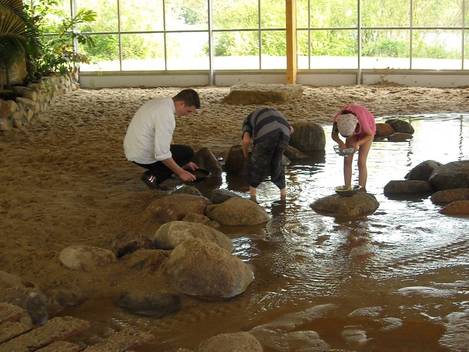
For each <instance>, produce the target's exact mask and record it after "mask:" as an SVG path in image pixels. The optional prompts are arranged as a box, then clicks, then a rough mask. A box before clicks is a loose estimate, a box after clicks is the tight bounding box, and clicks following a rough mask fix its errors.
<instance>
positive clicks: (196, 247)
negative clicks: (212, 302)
mask: <svg viewBox="0 0 469 352" xmlns="http://www.w3.org/2000/svg"><path fill="white" fill-rule="evenodd" d="M165 272H166V274H167V276H168V279H169V282H171V285H172V286H173V287H174V288H175V289H176V290H178V291H179V292H181V293H184V294H187V295H191V296H198V297H205V298H212V299H213V298H230V297H234V296H237V295H239V294H241V293H243V292H244V291H245V290H246V289H247V287H248V286H249V284H250V283H251V282H252V281H253V280H254V273H253V272H252V270H251V269H250V268H249V267H248V266H247V265H246V264H245V263H244V262H243V261H241V260H240V259H239V258H238V257H235V256H232V255H231V253H230V252H228V251H227V250H226V249H223V248H221V247H220V246H218V245H216V244H215V243H213V242H204V241H202V240H200V239H195V238H194V239H190V240H187V241H184V242H182V243H181V244H180V245H178V246H177V247H176V248H175V249H174V250H173V251H172V252H171V255H170V256H169V259H168V261H167V262H166V263H165Z"/></svg>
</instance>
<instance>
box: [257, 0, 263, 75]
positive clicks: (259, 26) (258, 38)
mask: <svg viewBox="0 0 469 352" xmlns="http://www.w3.org/2000/svg"><path fill="white" fill-rule="evenodd" d="M257 40H258V41H259V47H258V49H259V70H262V32H261V0H257Z"/></svg>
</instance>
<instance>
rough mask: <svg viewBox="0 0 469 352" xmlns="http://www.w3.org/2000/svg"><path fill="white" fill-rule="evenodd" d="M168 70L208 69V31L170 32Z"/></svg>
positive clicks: (167, 45) (168, 36)
mask: <svg viewBox="0 0 469 352" xmlns="http://www.w3.org/2000/svg"><path fill="white" fill-rule="evenodd" d="M166 48H167V60H168V63H167V66H168V70H207V69H208V68H209V66H208V34H207V33H168V34H167V36H166Z"/></svg>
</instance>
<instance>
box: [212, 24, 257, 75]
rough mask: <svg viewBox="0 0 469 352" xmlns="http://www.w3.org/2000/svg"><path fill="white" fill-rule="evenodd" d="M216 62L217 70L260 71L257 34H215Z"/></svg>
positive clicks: (214, 65)
mask: <svg viewBox="0 0 469 352" xmlns="http://www.w3.org/2000/svg"><path fill="white" fill-rule="evenodd" d="M213 43H214V44H213V45H214V50H213V52H214V62H213V67H214V69H217V70H236V69H258V68H259V39H258V35H257V32H215V33H214V36H213Z"/></svg>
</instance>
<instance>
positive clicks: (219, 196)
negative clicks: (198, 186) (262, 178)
mask: <svg viewBox="0 0 469 352" xmlns="http://www.w3.org/2000/svg"><path fill="white" fill-rule="evenodd" d="M234 197H236V198H241V196H240V195H239V194H237V193H235V192H232V191H229V190H227V189H214V190H213V191H212V193H211V194H210V200H211V201H212V203H213V204H220V203H223V202H224V201H226V200H228V199H230V198H234Z"/></svg>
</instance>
